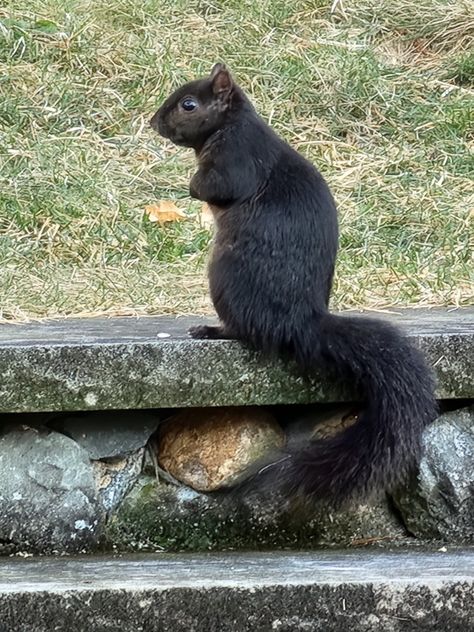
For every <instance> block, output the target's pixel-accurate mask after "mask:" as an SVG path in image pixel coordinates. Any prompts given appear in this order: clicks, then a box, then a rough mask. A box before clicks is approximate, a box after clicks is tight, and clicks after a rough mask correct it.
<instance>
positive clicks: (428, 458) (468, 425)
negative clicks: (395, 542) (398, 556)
mask: <svg viewBox="0 0 474 632" xmlns="http://www.w3.org/2000/svg"><path fill="white" fill-rule="evenodd" d="M424 446H425V454H424V457H423V459H422V461H421V464H420V470H419V473H418V475H417V476H416V477H414V478H413V479H412V481H411V482H410V484H409V485H407V486H406V487H404V488H402V489H400V490H398V491H397V492H396V494H395V495H394V498H395V501H396V503H397V505H398V507H399V509H400V512H401V514H402V517H403V520H404V522H405V524H406V526H407V528H408V529H409V531H410V532H411V533H413V534H414V535H416V536H420V537H424V538H438V539H444V540H446V541H449V542H466V541H469V542H474V406H471V407H470V408H463V409H460V410H456V411H453V412H448V413H445V414H444V415H441V416H440V417H439V418H438V420H437V421H436V422H435V423H434V424H432V425H431V426H429V427H428V428H427V429H426V431H425V435H424Z"/></svg>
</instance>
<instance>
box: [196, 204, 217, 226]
mask: <svg viewBox="0 0 474 632" xmlns="http://www.w3.org/2000/svg"><path fill="white" fill-rule="evenodd" d="M199 219H200V222H201V226H202V227H203V228H212V226H213V225H214V216H213V215H212V211H211V209H210V207H209V204H206V202H204V204H203V205H202V207H201V215H200V216H199Z"/></svg>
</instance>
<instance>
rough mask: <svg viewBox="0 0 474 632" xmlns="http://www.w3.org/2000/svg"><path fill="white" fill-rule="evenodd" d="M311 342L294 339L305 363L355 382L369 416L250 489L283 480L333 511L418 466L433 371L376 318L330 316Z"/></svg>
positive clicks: (273, 467) (288, 458)
mask: <svg viewBox="0 0 474 632" xmlns="http://www.w3.org/2000/svg"><path fill="white" fill-rule="evenodd" d="M309 338H310V337H309V336H308V332H305V342H304V346H303V345H301V346H300V347H299V346H298V342H297V341H296V344H295V351H296V354H297V357H298V358H299V361H300V363H301V364H303V365H304V366H306V369H308V368H309V367H313V368H320V367H322V368H323V369H329V368H332V369H333V370H335V371H336V374H338V375H339V377H340V378H341V379H343V380H348V381H350V383H351V384H353V385H355V386H356V388H357V390H358V392H359V393H360V394H361V395H362V396H363V399H364V410H363V412H362V413H361V414H360V415H359V417H358V420H357V421H356V423H355V424H354V425H352V426H350V427H348V428H346V429H345V430H344V431H343V432H341V433H340V434H337V435H336V436H334V437H332V438H328V439H318V440H314V441H311V442H310V443H309V444H308V445H307V447H304V448H303V449H302V450H301V451H290V452H288V453H287V454H286V455H282V457H281V458H279V459H278V460H277V461H276V462H274V463H272V464H270V465H268V466H267V467H262V468H260V470H259V472H258V473H257V474H256V475H255V476H253V477H252V479H253V480H252V481H249V483H250V485H249V487H253V484H255V483H257V485H256V487H257V488H261V486H262V485H263V487H265V486H266V483H270V484H274V483H275V480H276V479H280V482H281V483H282V485H283V487H284V488H285V489H287V490H288V491H290V492H296V491H301V492H303V494H304V495H306V496H308V495H309V496H311V497H313V498H314V500H315V501H323V502H327V503H329V504H331V505H336V506H337V505H340V504H343V503H345V502H347V501H349V500H353V499H357V498H362V497H365V496H367V495H369V494H370V493H371V492H373V491H376V490H381V489H389V488H390V487H392V486H393V485H394V484H395V483H397V482H398V481H400V479H401V478H402V477H404V476H405V475H406V474H407V472H408V471H409V470H410V469H411V468H412V467H413V466H414V465H416V463H417V462H418V460H419V458H420V456H421V449H422V432H423V429H424V428H425V426H426V425H427V424H429V423H430V422H431V421H433V420H434V419H435V417H436V413H437V405H436V400H435V397H434V380H433V377H432V373H431V371H430V369H429V368H428V366H427V364H426V362H425V361H424V359H423V356H422V355H421V353H420V352H419V351H418V349H416V348H415V347H414V346H413V345H412V344H411V343H410V342H409V341H408V340H407V339H406V338H405V337H403V336H402V335H401V334H400V333H399V332H398V330H397V329H396V328H394V327H392V326H391V325H389V324H386V323H384V322H381V321H378V320H373V319H366V318H359V317H346V316H336V315H333V314H327V315H325V316H323V317H322V319H321V321H320V323H319V326H318V328H317V331H315V332H314V337H313V341H312V342H311V340H310V339H309ZM252 483H253V484H252ZM244 485H245V484H244Z"/></svg>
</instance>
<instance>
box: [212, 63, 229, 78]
mask: <svg viewBox="0 0 474 632" xmlns="http://www.w3.org/2000/svg"><path fill="white" fill-rule="evenodd" d="M221 70H226V67H225V64H214V66H213V67H212V70H211V74H210V79H211V81H212V79H214V77H215V76H216V75H217V74H218V73H219V72H220V71H221Z"/></svg>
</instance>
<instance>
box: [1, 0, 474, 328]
mask: <svg viewBox="0 0 474 632" xmlns="http://www.w3.org/2000/svg"><path fill="white" fill-rule="evenodd" d="M473 46H474V0H418V2H416V3H414V2H410V1H409V0H391V1H390V0H380V1H376V0H357V1H355V0H339V1H336V2H330V1H328V0H311V1H310V0H307V1H303V0H293V1H292V2H283V1H282V0H261V1H260V2H255V1H254V0H222V1H219V2H218V1H217V0H186V1H184V0H177V1H175V2H171V1H167V2H165V1H164V0H144V1H143V2H136V1H135V0H107V2H105V1H104V0H91V1H84V0H82V1H81V0H28V1H26V0H15V1H14V2H13V1H12V0H7V2H6V4H5V2H4V3H3V5H2V8H1V9H0V164H1V172H0V287H1V296H2V299H1V304H0V318H4V319H21V318H26V317H30V318H31V317H33V318H34V317H44V316H52V315H69V314H95V313H100V312H106V313H144V312H148V313H189V312H205V311H209V310H210V309H211V306H210V303H209V299H208V297H207V288H206V280H205V262H206V256H207V255H206V253H207V251H208V247H209V243H210V234H209V231H208V230H206V229H204V228H202V227H201V225H200V223H199V219H198V211H199V205H196V203H193V202H192V201H191V200H190V199H189V197H188V193H187V183H188V181H189V177H190V174H191V173H192V170H193V156H192V154H191V152H189V151H186V150H178V149H176V148H175V147H173V146H171V145H170V144H169V143H167V142H164V141H162V139H160V138H159V137H158V136H157V135H155V134H154V133H153V132H152V130H151V129H150V128H149V126H148V120H149V118H150V116H151V114H152V113H153V112H154V110H155V109H156V108H157V106H158V105H159V103H160V102H161V101H162V100H163V99H164V98H165V97H166V96H167V95H168V94H169V93H170V91H172V90H173V89H174V88H176V87H177V86H178V85H179V84H180V83H181V82H183V81H186V80H189V79H191V78H194V77H195V76H197V75H201V74H206V73H207V72H208V71H209V69H210V67H211V65H212V64H213V63H214V62H215V61H218V60H220V61H225V62H226V63H227V64H228V65H229V66H230V67H231V69H232V70H233V71H234V74H235V75H236V77H237V78H238V80H239V81H240V82H241V84H242V85H243V86H244V87H245V89H246V90H247V91H248V92H249V93H250V95H251V97H252V98H253V100H254V101H255V103H256V105H257V107H258V109H259V111H260V112H261V113H262V115H263V116H264V117H265V118H266V119H267V120H269V121H270V122H271V124H272V125H273V126H274V128H275V129H276V130H277V132H278V133H280V134H281V135H282V136H283V137H285V138H286V139H287V140H288V141H289V142H290V143H291V144H292V145H293V146H295V147H296V148H297V149H299V150H300V151H301V152H302V153H303V154H304V155H306V156H307V157H308V158H309V159H311V160H312V161H314V162H315V163H316V164H317V165H318V167H319V169H320V170H321V171H322V172H323V174H324V175H325V177H326V178H327V180H328V181H329V183H330V185H331V187H332V189H333V191H334V194H335V196H336V199H337V201H338V204H339V208H340V217H341V233H342V234H341V250H340V254H339V260H338V266H337V276H336V282H335V288H334V296H333V306H334V307H337V308H352V307H356V308H358V307H368V308H373V309H379V308H384V307H398V306H401V305H462V304H470V303H473V302H474V259H473V252H474V193H473V190H474V185H473V177H474V156H473V149H474V87H473V81H474V61H473V54H472V50H473ZM163 198H165V199H173V200H175V201H177V202H178V205H179V206H180V208H182V209H184V210H186V211H187V212H188V214H189V219H188V220H186V221H184V222H180V223H177V224H172V225H167V226H165V227H159V226H157V225H156V224H153V223H150V222H149V220H148V219H147V217H146V216H145V214H144V207H145V205H147V204H152V203H154V202H156V201H157V200H159V199H163Z"/></svg>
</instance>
